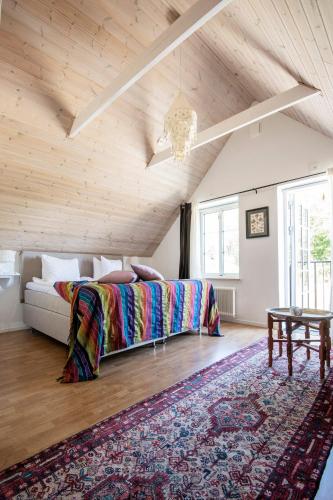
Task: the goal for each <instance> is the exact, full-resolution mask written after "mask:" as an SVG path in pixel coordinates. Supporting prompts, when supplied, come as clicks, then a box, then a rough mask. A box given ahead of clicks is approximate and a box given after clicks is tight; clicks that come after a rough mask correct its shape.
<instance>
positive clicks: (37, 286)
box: [25, 281, 60, 297]
mask: <svg viewBox="0 0 333 500" xmlns="http://www.w3.org/2000/svg"><path fill="white" fill-rule="evenodd" d="M25 286H26V288H27V290H34V291H35V292H42V293H46V294H48V295H56V296H57V297H60V295H59V294H58V292H57V291H56V289H55V288H54V287H53V285H51V283H50V284H45V285H44V284H42V283H36V282H34V281H29V282H28V283H27V284H26V285H25Z"/></svg>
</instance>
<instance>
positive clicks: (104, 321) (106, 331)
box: [54, 280, 221, 382]
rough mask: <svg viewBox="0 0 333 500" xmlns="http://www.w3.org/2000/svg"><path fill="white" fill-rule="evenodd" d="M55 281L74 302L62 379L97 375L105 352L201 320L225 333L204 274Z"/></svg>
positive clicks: (213, 330)
mask: <svg viewBox="0 0 333 500" xmlns="http://www.w3.org/2000/svg"><path fill="white" fill-rule="evenodd" d="M54 287H55V289H56V290H57V292H58V293H59V295H61V297H63V298H64V299H65V300H66V301H68V302H70V303H71V328H70V334H69V355H68V359H67V362H66V365H65V368H64V372H63V376H62V378H61V380H62V382H79V381H84V380H92V379H94V378H96V377H97V376H98V373H99V362H100V358H101V356H103V355H104V354H107V353H109V352H113V351H117V350H119V349H124V348H126V347H130V346H132V345H134V344H137V343H140V342H143V341H147V340H154V339H160V338H162V337H167V336H168V335H170V334H171V333H177V332H182V331H187V330H199V328H200V326H201V325H204V326H207V327H208V333H209V335H214V336H221V333H220V321H219V314H218V311H217V306H216V302H215V294H214V289H213V286H212V285H211V283H209V282H208V281H206V280H174V281H140V282H138V283H131V284H126V285H112V284H99V283H94V282H93V283H92V282H89V283H88V282H82V281H81V282H57V283H55V285H54Z"/></svg>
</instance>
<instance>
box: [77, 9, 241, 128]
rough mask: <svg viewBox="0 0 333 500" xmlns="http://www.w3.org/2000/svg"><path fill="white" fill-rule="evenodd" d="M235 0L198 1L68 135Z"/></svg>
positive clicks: (95, 101)
mask: <svg viewBox="0 0 333 500" xmlns="http://www.w3.org/2000/svg"><path fill="white" fill-rule="evenodd" d="M231 1H232V0H198V1H197V2H196V3H195V4H194V5H193V6H192V7H191V8H190V9H188V10H187V11H186V12H185V13H184V14H183V15H181V16H180V17H179V18H178V19H177V20H176V21H175V22H174V23H173V24H172V25H171V26H170V27H169V28H168V29H167V30H165V31H164V32H163V33H162V34H161V35H160V36H159V37H158V38H157V39H156V40H155V41H154V42H153V43H152V45H151V46H150V47H148V48H147V49H146V50H145V51H144V52H143V54H141V57H138V59H137V60H136V61H134V62H133V63H132V64H131V65H130V66H129V67H128V68H127V69H126V70H125V71H123V72H122V73H121V74H120V75H119V76H118V77H117V78H115V79H114V80H113V82H112V83H111V84H110V85H109V86H108V87H106V89H104V90H103V91H102V92H101V93H100V94H99V95H98V96H96V97H95V99H93V100H92V101H91V102H90V103H89V104H88V106H86V107H85V108H84V109H83V110H82V111H81V112H80V113H79V114H78V115H77V116H76V118H75V119H74V121H73V125H72V128H71V130H70V133H69V136H70V137H75V136H76V135H77V134H78V133H79V132H80V130H82V129H83V128H84V127H85V126H86V125H88V123H90V122H91V121H92V120H94V119H95V118H96V117H97V116H99V115H100V114H101V113H103V111H105V110H106V109H107V108H108V107H109V106H110V105H111V104H112V103H113V102H114V101H115V100H116V99H117V98H118V97H120V96H121V95H122V94H123V93H124V92H126V91H127V90H128V89H129V88H130V87H131V86H132V85H134V84H135V83H136V82H137V81H138V80H139V79H140V78H141V77H142V76H143V75H145V74H146V73H147V72H148V71H150V70H151V69H152V68H153V67H154V66H155V65H156V64H158V63H159V62H160V61H161V60H162V59H164V57H166V56H167V55H168V54H170V53H171V52H172V51H173V50H174V49H175V48H176V47H178V46H179V45H180V44H182V43H183V42H184V41H185V40H186V39H187V38H188V37H189V36H191V35H192V34H193V33H194V32H195V31H196V30H198V29H199V28H200V27H201V26H203V25H204V24H205V23H206V22H207V21H208V20H209V19H211V18H212V17H213V16H215V15H216V14H217V13H218V12H220V11H221V10H222V9H223V8H224V7H226V6H227V5H228V4H229V3H230V2H231Z"/></svg>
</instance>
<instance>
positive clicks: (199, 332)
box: [198, 326, 201, 337]
mask: <svg viewBox="0 0 333 500" xmlns="http://www.w3.org/2000/svg"><path fill="white" fill-rule="evenodd" d="M198 334H199V335H200V337H201V326H199V330H198Z"/></svg>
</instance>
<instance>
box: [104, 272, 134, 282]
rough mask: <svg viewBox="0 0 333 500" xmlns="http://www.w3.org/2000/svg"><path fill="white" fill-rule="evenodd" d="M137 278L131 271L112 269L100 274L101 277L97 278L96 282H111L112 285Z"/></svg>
mask: <svg viewBox="0 0 333 500" xmlns="http://www.w3.org/2000/svg"><path fill="white" fill-rule="evenodd" d="M137 279H138V277H137V275H136V274H135V273H133V272H132V271H112V272H111V273H109V274H106V275H105V276H102V278H99V280H98V283H113V284H114V285H120V284H122V283H134V282H135V281H137Z"/></svg>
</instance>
